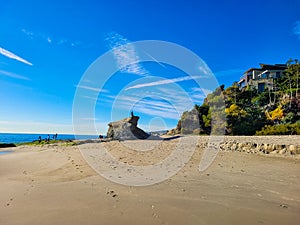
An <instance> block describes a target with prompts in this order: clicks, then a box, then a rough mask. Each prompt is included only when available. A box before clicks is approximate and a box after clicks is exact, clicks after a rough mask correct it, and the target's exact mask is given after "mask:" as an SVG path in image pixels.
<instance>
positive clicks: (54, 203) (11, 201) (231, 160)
mask: <svg viewBox="0 0 300 225" xmlns="http://www.w3.org/2000/svg"><path fill="white" fill-rule="evenodd" d="M194 138H197V137H194ZM253 138H255V137H228V140H229V139H230V140H232V139H237V140H239V141H243V140H245V141H249V139H253ZM253 140H256V139H253ZM257 140H258V141H261V142H272V143H273V142H276V141H277V142H278V143H279V142H280V143H282V142H283V141H285V142H287V143H288V142H289V143H295V142H297V141H298V140H299V137H291V138H290V139H289V138H286V137H282V138H280V137H259V138H258V139H257ZM199 141H200V142H204V141H207V138H206V137H201V138H200V140H199ZM177 142H178V139H174V140H169V141H164V142H158V141H147V140H146V141H125V142H118V141H112V142H108V143H86V144H83V145H79V146H59V145H48V146H39V147H34V146H20V147H17V148H14V149H13V150H15V151H14V152H13V153H9V154H4V155H0V184H1V185H0V224H1V225H22V224H26V225H27V224H30V225H40V224H45V225H48V224H49V225H50V224H51V225H52V224H64V225H82V224H89V225H93V224H95V225H99V224H103V225H106V224H112V225H113V224H130V225H135V224H136V225H140V224H165V225H166V224H170V225H173V224H175V225H176V224H178V225H179V224H180V225H181V224H189V225H193V224H195V225H201V224H228V225H229V224H230V225H232V224H249V225H250V224H251V225H252V224H281V225H282V224H285V225H287V224H300V173H299V171H300V161H299V157H298V156H271V155H260V154H247V153H244V152H231V151H228V152H227V151H221V152H219V153H218V155H217V157H216V159H215V160H214V161H213V163H212V164H211V166H210V167H209V168H208V169H207V170H205V171H204V172H199V171H198V165H199V162H200V160H201V156H202V154H203V149H202V148H200V147H197V148H196V150H195V152H194V154H193V156H192V158H191V159H190V160H189V162H188V163H187V164H186V165H185V167H184V168H183V169H181V170H180V171H179V172H178V173H177V174H176V175H175V176H173V177H171V178H168V179H167V180H165V181H163V182H160V183H157V184H154V185H150V186H144V187H135V186H125V185H120V184H117V183H114V182H112V181H110V180H107V179H105V178H103V177H102V176H100V175H99V174H98V173H96V172H95V171H94V170H93V169H92V168H91V167H90V166H89V165H88V164H87V162H86V161H85V160H84V157H83V156H82V154H81V152H80V149H79V147H80V148H81V150H83V149H85V148H86V149H93V148H99V145H101V146H102V147H103V146H104V147H105V148H106V149H108V150H109V151H110V152H111V153H112V154H113V155H114V156H115V157H116V158H118V159H119V160H120V161H122V162H124V163H131V164H135V165H143V163H146V164H152V163H157V162H159V161H160V160H162V159H163V158H165V157H166V156H168V155H169V154H170V152H171V151H172V149H173V148H174V145H176V143H177ZM137 146H138V148H139V149H140V150H141V151H142V150H144V151H142V152H139V153H138V154H136V153H134V152H132V151H129V150H128V148H136V147H137ZM153 146H154V147H153ZM5 150H10V149H5ZM182 150H183V151H184V150H185V149H182ZM151 152H153V154H152V153H151ZM141 158H142V160H141V161H140V159H141Z"/></svg>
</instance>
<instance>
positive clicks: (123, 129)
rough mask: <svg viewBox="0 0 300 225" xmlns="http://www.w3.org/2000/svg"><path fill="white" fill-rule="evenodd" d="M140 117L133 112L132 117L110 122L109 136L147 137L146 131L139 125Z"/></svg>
mask: <svg viewBox="0 0 300 225" xmlns="http://www.w3.org/2000/svg"><path fill="white" fill-rule="evenodd" d="M138 120H139V117H138V116H135V115H133V113H131V117H129V118H125V119H122V120H119V121H116V122H111V123H109V124H108V126H109V128H108V131H107V135H106V136H107V138H109V139H112V140H134V139H147V138H149V137H150V135H149V134H147V133H146V132H145V131H143V130H142V129H140V128H138V127H137V124H138Z"/></svg>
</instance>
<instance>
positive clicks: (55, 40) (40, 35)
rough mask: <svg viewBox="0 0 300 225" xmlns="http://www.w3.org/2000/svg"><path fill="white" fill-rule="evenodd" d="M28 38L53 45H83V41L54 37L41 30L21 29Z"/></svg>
mask: <svg viewBox="0 0 300 225" xmlns="http://www.w3.org/2000/svg"><path fill="white" fill-rule="evenodd" d="M21 31H22V32H23V33H24V34H25V35H26V36H27V37H28V38H30V39H32V40H33V39H38V40H41V41H44V42H47V43H48V44H51V45H52V44H53V45H64V46H69V47H76V46H79V45H81V44H82V43H81V42H80V41H72V40H68V39H66V38H58V37H52V35H46V34H43V33H40V32H33V31H29V30H27V29H22V30H21Z"/></svg>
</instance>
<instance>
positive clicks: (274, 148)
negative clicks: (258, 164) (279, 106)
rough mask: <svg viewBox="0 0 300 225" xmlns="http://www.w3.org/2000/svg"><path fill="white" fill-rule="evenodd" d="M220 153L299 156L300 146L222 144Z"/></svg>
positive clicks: (250, 143)
mask: <svg viewBox="0 0 300 225" xmlns="http://www.w3.org/2000/svg"><path fill="white" fill-rule="evenodd" d="M220 149H221V150H222V151H239V152H247V153H262V154H280V155H296V154H300V145H294V144H282V145H280V144H269V143H266V144H260V143H253V142H244V143H239V142H235V141H232V142H223V143H221V144H220Z"/></svg>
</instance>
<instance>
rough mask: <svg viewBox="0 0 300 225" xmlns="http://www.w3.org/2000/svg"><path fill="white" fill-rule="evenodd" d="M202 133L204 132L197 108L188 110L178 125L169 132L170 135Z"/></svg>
mask: <svg viewBox="0 0 300 225" xmlns="http://www.w3.org/2000/svg"><path fill="white" fill-rule="evenodd" d="M180 133H181V134H201V133H204V131H203V129H202V128H201V126H200V120H199V112H198V111H197V109H196V108H193V109H192V110H191V111H186V112H184V113H183V114H182V116H181V118H180V120H179V121H178V124H177V127H176V128H174V129H172V130H170V131H169V132H168V134H169V135H175V134H180Z"/></svg>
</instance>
